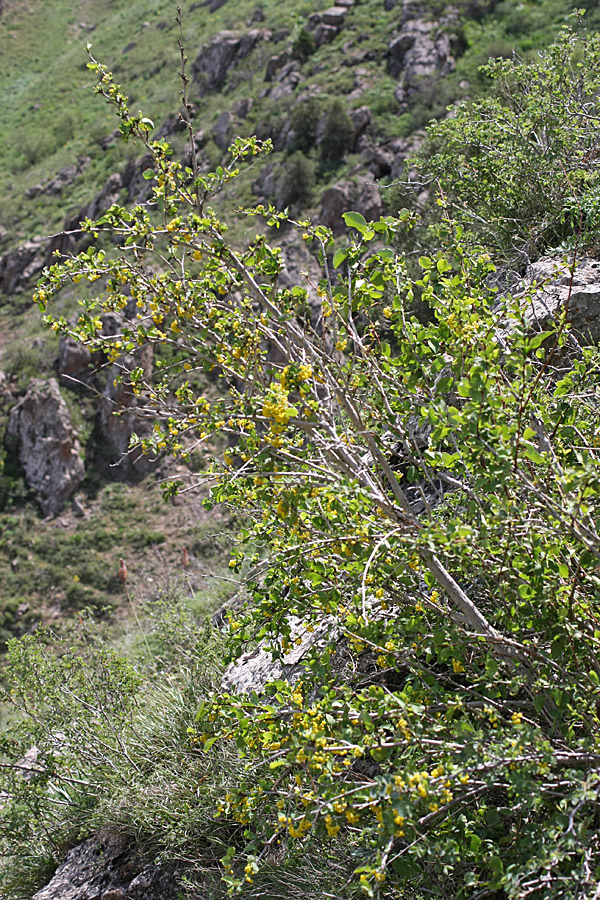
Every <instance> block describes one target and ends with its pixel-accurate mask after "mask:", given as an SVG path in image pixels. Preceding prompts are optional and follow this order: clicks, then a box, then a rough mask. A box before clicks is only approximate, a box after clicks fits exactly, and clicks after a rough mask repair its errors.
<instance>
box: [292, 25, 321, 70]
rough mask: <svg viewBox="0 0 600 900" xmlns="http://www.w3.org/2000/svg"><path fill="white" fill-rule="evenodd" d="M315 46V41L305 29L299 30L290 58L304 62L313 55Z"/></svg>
mask: <svg viewBox="0 0 600 900" xmlns="http://www.w3.org/2000/svg"><path fill="white" fill-rule="evenodd" d="M316 49H317V45H316V44H315V39H314V37H313V36H312V34H311V33H310V31H307V30H306V28H301V29H300V31H299V32H298V34H297V36H296V38H295V40H294V42H293V44H292V56H293V57H294V59H297V60H299V61H300V62H306V60H307V59H308V58H309V57H310V56H312V55H313V53H314V52H315V50H316Z"/></svg>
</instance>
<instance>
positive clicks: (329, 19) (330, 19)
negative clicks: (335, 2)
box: [321, 6, 348, 26]
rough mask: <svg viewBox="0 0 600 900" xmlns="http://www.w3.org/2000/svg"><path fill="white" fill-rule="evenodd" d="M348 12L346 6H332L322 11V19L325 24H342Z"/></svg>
mask: <svg viewBox="0 0 600 900" xmlns="http://www.w3.org/2000/svg"><path fill="white" fill-rule="evenodd" d="M347 12H348V9H347V8H346V7H345V6H330V7H329V9H326V10H324V11H323V12H322V13H321V21H322V22H323V24H324V25H337V26H341V25H343V24H344V19H345V18H346V14H347Z"/></svg>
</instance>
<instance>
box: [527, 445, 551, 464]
mask: <svg viewBox="0 0 600 900" xmlns="http://www.w3.org/2000/svg"><path fill="white" fill-rule="evenodd" d="M525 456H526V457H527V459H530V460H531V462H533V463H537V464H538V465H543V463H545V462H546V460H545V459H544V457H543V456H542V454H541V453H539V452H538V451H537V450H536V449H535V447H531V446H527V447H525Z"/></svg>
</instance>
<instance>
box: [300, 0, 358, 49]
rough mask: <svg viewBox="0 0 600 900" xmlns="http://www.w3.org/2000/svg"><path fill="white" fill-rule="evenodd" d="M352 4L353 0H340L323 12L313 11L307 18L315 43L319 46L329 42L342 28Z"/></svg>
mask: <svg viewBox="0 0 600 900" xmlns="http://www.w3.org/2000/svg"><path fill="white" fill-rule="evenodd" d="M352 6H354V0H340V2H338V3H336V4H335V6H330V7H329V8H328V9H325V10H323V12H316V13H313V14H312V15H311V16H310V17H309V19H308V28H309V30H310V31H312V33H313V37H314V39H315V45H316V46H317V47H321V46H322V45H323V44H330V43H331V41H332V40H333V39H334V38H335V37H337V35H338V34H339V33H340V31H341V30H342V27H343V26H344V23H345V21H346V16H347V14H348V10H349V9H350V8H351V7H352Z"/></svg>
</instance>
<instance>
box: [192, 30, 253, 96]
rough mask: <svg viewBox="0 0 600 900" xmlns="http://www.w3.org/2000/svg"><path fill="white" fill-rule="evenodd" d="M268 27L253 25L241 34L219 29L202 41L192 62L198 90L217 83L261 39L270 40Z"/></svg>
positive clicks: (219, 83)
mask: <svg viewBox="0 0 600 900" xmlns="http://www.w3.org/2000/svg"><path fill="white" fill-rule="evenodd" d="M270 37H271V32H270V31H265V30H264V29H260V28H252V29H250V30H249V31H246V32H245V33H244V34H237V33H236V32H233V31H221V32H219V33H218V34H216V35H215V36H214V37H213V38H212V39H211V40H210V41H209V42H208V44H205V45H204V47H203V48H202V50H201V51H200V53H199V54H198V57H197V58H196V61H195V63H194V65H193V73H194V79H195V81H196V82H197V85H198V88H199V90H200V93H203V92H204V91H206V90H209V91H210V90H214V89H215V88H217V87H219V86H220V85H221V84H222V83H223V82H224V81H225V78H226V76H227V73H228V71H229V70H230V69H231V68H233V67H234V66H236V65H237V64H238V62H240V61H241V60H242V59H245V57H246V56H248V54H249V53H251V51H252V50H253V49H254V48H255V47H256V45H257V44H258V43H260V41H263V40H269V39H270Z"/></svg>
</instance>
